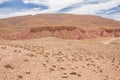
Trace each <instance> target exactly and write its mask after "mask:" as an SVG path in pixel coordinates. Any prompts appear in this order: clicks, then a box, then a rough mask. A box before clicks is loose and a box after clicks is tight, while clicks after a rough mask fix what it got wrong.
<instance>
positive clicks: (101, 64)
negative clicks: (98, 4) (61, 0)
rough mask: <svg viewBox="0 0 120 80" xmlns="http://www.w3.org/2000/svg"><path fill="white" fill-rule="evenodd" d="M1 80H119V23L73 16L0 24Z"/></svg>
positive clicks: (14, 19) (38, 17)
mask: <svg viewBox="0 0 120 80" xmlns="http://www.w3.org/2000/svg"><path fill="white" fill-rule="evenodd" d="M0 80H120V21H115V20H112V19H107V18H103V17H99V16H90V15H73V14H38V15H34V16H31V15H28V16H19V17H11V18H5V19H0Z"/></svg>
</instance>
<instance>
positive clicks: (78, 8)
mask: <svg viewBox="0 0 120 80" xmlns="http://www.w3.org/2000/svg"><path fill="white" fill-rule="evenodd" d="M40 13H69V14H85V15H97V16H102V17H106V18H111V19H114V20H120V0H0V18H7V17H14V16H22V15H36V14H40Z"/></svg>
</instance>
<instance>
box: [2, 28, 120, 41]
mask: <svg viewBox="0 0 120 80" xmlns="http://www.w3.org/2000/svg"><path fill="white" fill-rule="evenodd" d="M42 37H57V38H62V39H85V38H98V37H120V29H119V28H118V29H117V28H116V29H112V28H99V29H91V30H86V29H82V28H79V27H74V26H67V27H66V26H53V27H48V26H47V27H36V28H31V29H28V30H26V31H23V32H20V33H17V34H12V35H9V36H4V37H3V38H5V39H33V38H42Z"/></svg>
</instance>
